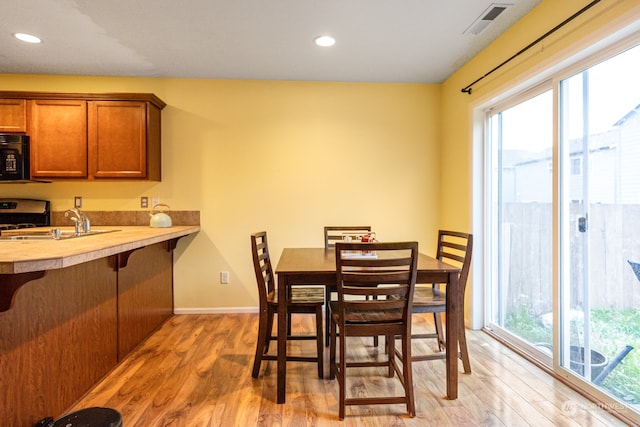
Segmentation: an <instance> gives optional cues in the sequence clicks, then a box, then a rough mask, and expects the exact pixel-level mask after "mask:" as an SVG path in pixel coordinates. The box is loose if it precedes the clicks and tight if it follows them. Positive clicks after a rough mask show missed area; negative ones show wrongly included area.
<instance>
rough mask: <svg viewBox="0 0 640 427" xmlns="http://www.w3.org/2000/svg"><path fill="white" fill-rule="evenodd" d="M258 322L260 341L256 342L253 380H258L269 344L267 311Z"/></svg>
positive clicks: (263, 312) (261, 314) (262, 312)
mask: <svg viewBox="0 0 640 427" xmlns="http://www.w3.org/2000/svg"><path fill="white" fill-rule="evenodd" d="M258 322H259V323H258V340H257V342H256V354H255V356H254V357H253V371H252V372H251V376H252V377H253V378H258V374H259V373H260V364H261V363H262V355H263V354H264V353H265V348H266V347H267V345H268V343H269V330H268V329H267V323H268V315H267V312H266V311H261V312H260V319H259V321H258Z"/></svg>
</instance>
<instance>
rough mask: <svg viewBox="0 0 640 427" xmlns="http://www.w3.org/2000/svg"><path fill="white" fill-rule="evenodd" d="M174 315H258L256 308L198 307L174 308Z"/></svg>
mask: <svg viewBox="0 0 640 427" xmlns="http://www.w3.org/2000/svg"><path fill="white" fill-rule="evenodd" d="M173 313H174V314H224V313H258V307H199V308H174V309H173Z"/></svg>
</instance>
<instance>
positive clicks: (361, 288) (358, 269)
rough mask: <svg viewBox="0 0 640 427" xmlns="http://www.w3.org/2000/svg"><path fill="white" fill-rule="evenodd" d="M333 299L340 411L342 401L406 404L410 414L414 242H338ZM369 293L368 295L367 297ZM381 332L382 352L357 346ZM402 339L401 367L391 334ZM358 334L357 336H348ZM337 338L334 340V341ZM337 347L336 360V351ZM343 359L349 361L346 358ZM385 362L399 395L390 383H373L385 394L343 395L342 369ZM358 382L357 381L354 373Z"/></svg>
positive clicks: (333, 358) (332, 357)
mask: <svg viewBox="0 0 640 427" xmlns="http://www.w3.org/2000/svg"><path fill="white" fill-rule="evenodd" d="M335 251H336V275H337V291H338V300H337V301H332V302H331V303H330V304H329V307H330V311H331V344H330V350H329V355H330V356H329V365H330V374H329V378H331V379H334V378H336V376H337V378H338V385H339V399H338V405H339V411H338V412H339V416H340V419H343V418H344V416H345V406H347V405H377V404H405V405H406V407H407V412H408V413H409V415H410V416H412V417H414V416H415V413H416V410H415V401H414V393H413V376H412V364H411V308H412V298H413V290H414V287H415V282H416V270H417V263H418V243H417V242H391V243H341V242H338V243H336V245H335ZM368 297H369V298H368ZM370 336H384V337H385V338H386V339H385V344H386V352H385V353H384V354H382V355H379V354H378V350H377V349H375V350H374V351H373V352H372V353H371V354H367V355H364V354H363V352H362V350H359V349H357V346H358V345H360V346H361V347H362V346H363V344H362V337H370ZM396 336H398V337H400V338H401V340H402V353H401V354H402V369H400V366H399V365H398V363H397V361H396V352H395V339H394V337H396ZM353 337H358V339H353ZM338 338H339V344H338ZM338 347H339V356H340V358H339V360H338V361H336V353H337V352H338ZM347 359H348V360H347ZM381 366H382V367H386V368H387V375H388V376H389V377H390V378H394V377H395V375H396V374H397V375H398V378H399V380H400V384H401V385H402V387H403V389H404V395H402V396H400V395H398V394H397V393H393V392H392V390H394V389H395V387H392V386H391V387H385V386H380V387H375V388H376V389H377V390H380V389H382V390H385V391H388V392H389V394H390V395H384V396H380V395H379V393H372V394H371V395H365V396H361V394H368V390H366V389H365V390H363V391H359V392H358V393H357V394H358V395H357V396H354V395H353V393H350V396H347V390H351V387H348V386H347V374H346V372H347V368H354V367H357V368H366V367H381ZM357 381H361V377H360V376H359V377H358V379H357Z"/></svg>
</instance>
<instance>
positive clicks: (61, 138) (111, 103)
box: [0, 92, 166, 181]
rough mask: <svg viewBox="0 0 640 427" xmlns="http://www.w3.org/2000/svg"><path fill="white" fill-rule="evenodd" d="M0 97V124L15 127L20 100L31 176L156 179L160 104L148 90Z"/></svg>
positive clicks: (8, 94)
mask: <svg viewBox="0 0 640 427" xmlns="http://www.w3.org/2000/svg"><path fill="white" fill-rule="evenodd" d="M0 101H2V102H5V104H0V117H2V119H0V127H1V126H3V125H4V123H3V122H5V121H6V122H7V124H6V126H14V128H15V129H17V127H16V126H18V125H16V124H14V123H13V122H17V121H18V119H17V118H16V117H18V111H17V107H16V105H19V104H20V103H23V104H24V108H23V110H24V114H23V117H24V121H25V122H26V125H24V126H23V127H24V128H25V129H26V132H27V134H28V135H30V137H31V176H32V177H33V178H45V179H85V180H126V179H131V180H149V181H160V180H161V123H160V122H161V110H162V109H163V108H164V107H165V106H166V104H165V103H164V102H163V101H162V100H160V99H159V98H158V97H156V96H155V95H153V94H135V93H106V94H82V93H47V92H0ZM5 109H6V110H7V111H10V112H11V114H9V113H8V112H7V113H6V114H5V113H4V111H5ZM5 116H6V118H5ZM12 132H17V130H12Z"/></svg>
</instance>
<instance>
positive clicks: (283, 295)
mask: <svg viewBox="0 0 640 427" xmlns="http://www.w3.org/2000/svg"><path fill="white" fill-rule="evenodd" d="M287 286H288V280H287V276H286V275H279V276H278V376H277V379H276V383H277V389H278V390H277V394H278V397H277V402H278V403H284V402H285V394H286V385H287V294H288V292H287ZM454 329H455V328H454Z"/></svg>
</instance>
